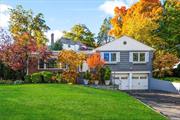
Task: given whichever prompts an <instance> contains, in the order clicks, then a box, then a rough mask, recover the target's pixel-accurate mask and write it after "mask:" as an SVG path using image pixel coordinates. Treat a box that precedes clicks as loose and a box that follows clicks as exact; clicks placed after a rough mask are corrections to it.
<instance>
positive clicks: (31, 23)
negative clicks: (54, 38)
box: [9, 5, 50, 45]
mask: <svg viewBox="0 0 180 120" xmlns="http://www.w3.org/2000/svg"><path fill="white" fill-rule="evenodd" d="M9 21H10V22H9V31H10V32H11V35H12V37H13V39H14V40H15V41H16V40H17V38H16V37H20V36H21V35H23V34H24V33H27V34H29V36H30V37H31V38H33V39H34V40H36V43H37V45H45V44H46V42H47V38H46V36H45V32H47V31H48V30H49V29H50V28H49V27H48V26H47V25H46V23H45V20H44V16H43V14H42V13H38V14H37V15H34V14H33V12H32V11H31V10H24V9H23V7H22V6H21V5H18V6H16V8H14V9H10V20H9Z"/></svg>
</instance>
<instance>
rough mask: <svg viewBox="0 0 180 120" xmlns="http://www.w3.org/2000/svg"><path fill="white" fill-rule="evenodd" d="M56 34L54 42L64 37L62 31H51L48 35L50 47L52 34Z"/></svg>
mask: <svg viewBox="0 0 180 120" xmlns="http://www.w3.org/2000/svg"><path fill="white" fill-rule="evenodd" d="M52 33H54V42H55V41H57V40H58V39H60V38H61V37H62V36H63V32H62V31H61V30H50V31H48V32H47V33H46V36H47V38H48V40H49V42H48V45H50V42H51V34H52Z"/></svg>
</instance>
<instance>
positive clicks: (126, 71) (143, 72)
mask: <svg viewBox="0 0 180 120" xmlns="http://www.w3.org/2000/svg"><path fill="white" fill-rule="evenodd" d="M111 73H151V71H112V72H111Z"/></svg>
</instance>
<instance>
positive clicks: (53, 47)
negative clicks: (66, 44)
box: [50, 40, 62, 51]
mask: <svg viewBox="0 0 180 120" xmlns="http://www.w3.org/2000/svg"><path fill="white" fill-rule="evenodd" d="M50 49H51V50H55V51H58V50H62V43H61V41H60V40H57V41H56V42H55V43H54V44H53V45H51V46H50Z"/></svg>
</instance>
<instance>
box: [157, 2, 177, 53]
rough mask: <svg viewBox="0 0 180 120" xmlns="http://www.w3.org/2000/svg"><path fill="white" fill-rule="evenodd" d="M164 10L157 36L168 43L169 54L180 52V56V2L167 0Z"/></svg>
mask: <svg viewBox="0 0 180 120" xmlns="http://www.w3.org/2000/svg"><path fill="white" fill-rule="evenodd" d="M163 9H164V10H163V11H164V12H163V18H162V20H161V21H160V22H159V24H160V27H159V28H158V29H157V31H155V34H156V35H158V36H159V37H160V38H162V40H164V41H165V42H166V43H167V44H166V46H165V49H166V50H167V51H168V52H178V55H179V56H180V49H178V45H180V1H179V0H166V1H165V3H164V6H163Z"/></svg>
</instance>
